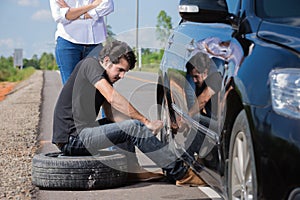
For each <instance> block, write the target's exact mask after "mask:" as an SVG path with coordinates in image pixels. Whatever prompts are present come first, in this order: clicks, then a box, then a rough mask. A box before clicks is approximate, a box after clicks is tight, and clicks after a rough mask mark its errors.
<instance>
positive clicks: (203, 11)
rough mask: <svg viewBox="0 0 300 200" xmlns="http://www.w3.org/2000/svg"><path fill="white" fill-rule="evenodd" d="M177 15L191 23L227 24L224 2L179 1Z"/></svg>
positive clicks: (226, 10)
mask: <svg viewBox="0 0 300 200" xmlns="http://www.w3.org/2000/svg"><path fill="white" fill-rule="evenodd" d="M179 14H180V16H181V17H182V19H184V20H187V21H192V22H204V23H205V22H206V23H212V22H217V23H218V22H219V23H226V22H227V23H228V21H227V16H228V9H227V6H226V3H225V0H180V2H179Z"/></svg>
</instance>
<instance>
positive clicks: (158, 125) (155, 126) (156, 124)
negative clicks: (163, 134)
mask: <svg viewBox="0 0 300 200" xmlns="http://www.w3.org/2000/svg"><path fill="white" fill-rule="evenodd" d="M145 125H146V126H147V128H149V129H150V130H152V133H153V134H154V135H157V134H158V133H159V131H160V129H162V127H163V122H162V121H161V120H154V121H149V122H148V123H145Z"/></svg>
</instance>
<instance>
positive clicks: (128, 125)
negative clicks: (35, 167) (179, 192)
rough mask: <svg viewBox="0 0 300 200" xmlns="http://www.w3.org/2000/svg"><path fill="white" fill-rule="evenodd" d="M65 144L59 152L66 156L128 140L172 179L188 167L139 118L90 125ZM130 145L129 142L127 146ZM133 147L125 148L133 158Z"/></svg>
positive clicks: (95, 152) (95, 151) (94, 152)
mask: <svg viewBox="0 0 300 200" xmlns="http://www.w3.org/2000/svg"><path fill="white" fill-rule="evenodd" d="M71 140H72V141H69V143H68V144H66V145H64V147H63V148H62V151H63V153H64V154H66V155H71V156H76V155H85V154H86V153H88V154H89V155H96V154H97V152H98V151H99V150H100V149H105V148H108V147H111V146H113V145H116V144H122V143H129V144H133V145H135V146H136V147H138V148H139V149H140V150H141V151H142V152H143V153H144V154H145V155H146V156H147V157H148V158H150V159H151V160H152V161H153V162H154V163H156V164H157V165H158V166H159V167H160V168H162V169H163V170H164V171H165V173H166V175H167V176H168V177H169V178H171V179H174V180H178V179H181V178H182V177H183V176H184V175H185V173H186V171H187V167H186V166H185V165H184V163H183V161H182V160H181V158H178V157H177V156H176V153H175V152H174V151H175V150H174V149H173V148H172V147H170V146H169V145H164V144H163V143H162V142H161V141H160V140H158V138H157V137H156V136H154V135H153V133H152V132H151V131H150V130H149V129H148V128H147V127H146V126H145V125H144V124H142V123H141V122H139V121H138V120H126V121H123V122H119V123H110V124H106V125H101V126H97V127H93V128H84V129H83V130H82V131H81V132H80V133H79V135H78V136H77V137H76V138H75V139H74V138H73V139H71ZM129 146H130V145H129ZM130 154H134V155H135V152H134V148H133V149H130V148H129V149H128V152H127V155H129V156H130V157H132V155H130Z"/></svg>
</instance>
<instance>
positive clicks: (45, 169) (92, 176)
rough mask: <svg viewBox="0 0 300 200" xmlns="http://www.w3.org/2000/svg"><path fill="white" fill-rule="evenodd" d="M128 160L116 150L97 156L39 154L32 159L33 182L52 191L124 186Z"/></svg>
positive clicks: (102, 152)
mask: <svg viewBox="0 0 300 200" xmlns="http://www.w3.org/2000/svg"><path fill="white" fill-rule="evenodd" d="M126 180H127V159H126V157H125V155H123V154H120V153H115V152H113V151H101V152H100V154H99V155H96V156H63V155H62V154H61V153H58V152H56V153H47V154H43V153H42V154H36V155H35V156H34V157H33V159H32V183H33V184H34V185H36V186H38V187H40V188H49V189H83V190H90V189H104V188H113V187H119V186H123V185H125V183H126Z"/></svg>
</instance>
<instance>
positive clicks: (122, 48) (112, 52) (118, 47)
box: [99, 40, 136, 69]
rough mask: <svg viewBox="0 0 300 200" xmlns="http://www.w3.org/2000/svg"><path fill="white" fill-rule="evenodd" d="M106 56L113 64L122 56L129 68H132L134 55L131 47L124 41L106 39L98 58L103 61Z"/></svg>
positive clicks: (134, 59)
mask: <svg viewBox="0 0 300 200" xmlns="http://www.w3.org/2000/svg"><path fill="white" fill-rule="evenodd" d="M106 56H108V57H109V59H110V61H111V62H112V63H113V64H118V63H119V62H120V59H121V58H124V59H125V60H126V61H127V62H128V64H129V69H133V68H134V66H135V62H136V57H135V55H134V53H133V51H132V49H131V48H130V47H129V46H128V44H127V43H125V42H122V41H118V40H112V41H108V42H107V44H106V45H105V46H104V47H103V49H102V50H101V51H100V53H99V60H100V61H101V62H103V59H104V58H105V57H106Z"/></svg>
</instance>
